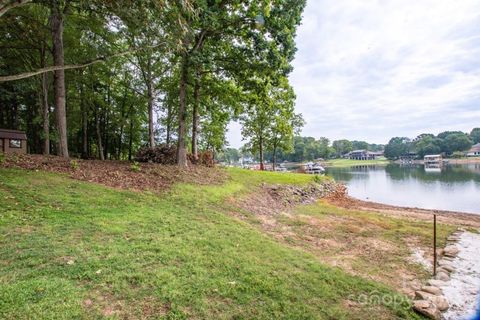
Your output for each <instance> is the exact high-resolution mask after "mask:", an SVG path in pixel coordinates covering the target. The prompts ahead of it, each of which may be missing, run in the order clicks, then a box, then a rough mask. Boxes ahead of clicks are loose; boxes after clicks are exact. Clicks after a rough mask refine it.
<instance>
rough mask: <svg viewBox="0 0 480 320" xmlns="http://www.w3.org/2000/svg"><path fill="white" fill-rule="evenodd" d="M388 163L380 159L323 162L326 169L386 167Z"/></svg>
mask: <svg viewBox="0 0 480 320" xmlns="http://www.w3.org/2000/svg"><path fill="white" fill-rule="evenodd" d="M389 163H390V161H389V160H387V159H385V158H382V159H377V160H350V159H333V160H328V161H327V162H325V166H327V167H351V166H362V165H363V166H367V165H386V164H389Z"/></svg>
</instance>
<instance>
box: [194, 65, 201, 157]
mask: <svg viewBox="0 0 480 320" xmlns="http://www.w3.org/2000/svg"><path fill="white" fill-rule="evenodd" d="M199 76H200V75H199V73H198V72H197V77H196V78H195V86H194V89H193V100H194V102H193V120H192V154H193V158H194V159H195V160H198V122H199V110H198V109H199V107H200V79H199Z"/></svg>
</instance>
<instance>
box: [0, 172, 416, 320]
mask: <svg viewBox="0 0 480 320" xmlns="http://www.w3.org/2000/svg"><path fill="white" fill-rule="evenodd" d="M229 175H230V178H229V180H228V181H227V182H226V183H225V184H224V185H221V186H200V185H192V184H178V185H176V186H175V187H174V188H173V189H172V190H171V191H170V192H168V193H167V194H163V195H157V194H153V193H148V192H141V193H140V192H130V191H120V190H116V189H111V188H107V187H103V186H100V185H96V184H90V183H85V182H79V181H75V180H71V179H69V178H67V177H64V176H61V175H57V174H49V173H44V172H35V171H22V170H13V169H0V257H1V258H0V318H2V319H92V318H93V319H102V318H113V319H158V318H166V319H189V318H193V319H282V318H283V319H398V318H405V319H415V318H419V317H418V316H417V315H415V314H414V313H412V312H411V311H410V310H409V307H408V303H405V302H404V303H391V302H390V301H391V300H392V299H393V298H395V299H400V298H401V297H400V296H398V295H397V294H396V293H395V292H394V291H393V290H392V289H391V288H389V287H388V286H386V285H383V284H380V283H378V282H374V281H368V280H365V279H363V278H361V277H358V276H352V275H350V274H348V273H346V272H344V271H342V270H341V269H339V268H332V267H329V266H327V265H326V264H323V263H321V262H320V261H319V260H318V258H317V257H316V256H314V255H313V254H311V253H309V252H305V251H304V250H298V249H297V248H292V247H291V246H288V245H285V244H283V243H282V242H279V241H276V240H274V239H273V238H271V237H269V236H268V235H266V234H264V233H262V232H261V230H258V228H256V227H254V226H252V225H251V224H249V223H248V222H244V221H240V220H238V219H236V218H234V217H233V216H231V215H229V214H228V212H229V211H230V210H234V208H232V207H231V204H229V202H228V201H226V200H227V199H230V198H235V197H237V196H241V195H243V196H245V195H246V194H247V193H248V192H254V191H255V190H256V188H257V186H258V185H259V184H260V183H262V182H267V183H288V184H301V183H306V182H309V181H310V179H311V177H310V176H307V175H295V174H280V173H267V172H252V171H244V170H239V169H232V170H229ZM318 214H320V215H321V214H322V213H321V212H320V213H318ZM339 227H340V226H339ZM362 295H365V296H366V297H373V298H375V297H377V298H378V296H381V297H389V298H391V299H385V300H384V302H380V303H379V302H377V301H378V299H366V300H367V301H364V300H365V299H362ZM397 301H398V300H397ZM402 301H403V300H402Z"/></svg>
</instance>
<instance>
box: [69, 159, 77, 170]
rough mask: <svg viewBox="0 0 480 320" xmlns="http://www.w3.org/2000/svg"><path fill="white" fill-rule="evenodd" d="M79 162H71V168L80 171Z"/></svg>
mask: <svg viewBox="0 0 480 320" xmlns="http://www.w3.org/2000/svg"><path fill="white" fill-rule="evenodd" d="M78 167H79V166H78V161H77V160H71V161H70V168H72V169H73V170H77V169H78Z"/></svg>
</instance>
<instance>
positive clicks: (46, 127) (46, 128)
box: [42, 73, 50, 155]
mask: <svg viewBox="0 0 480 320" xmlns="http://www.w3.org/2000/svg"><path fill="white" fill-rule="evenodd" d="M42 107H43V110H42V111H43V112H42V113H43V116H42V118H43V154H44V155H49V154H50V121H49V113H50V112H49V111H50V110H49V108H48V83H47V74H46V73H44V74H42Z"/></svg>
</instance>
